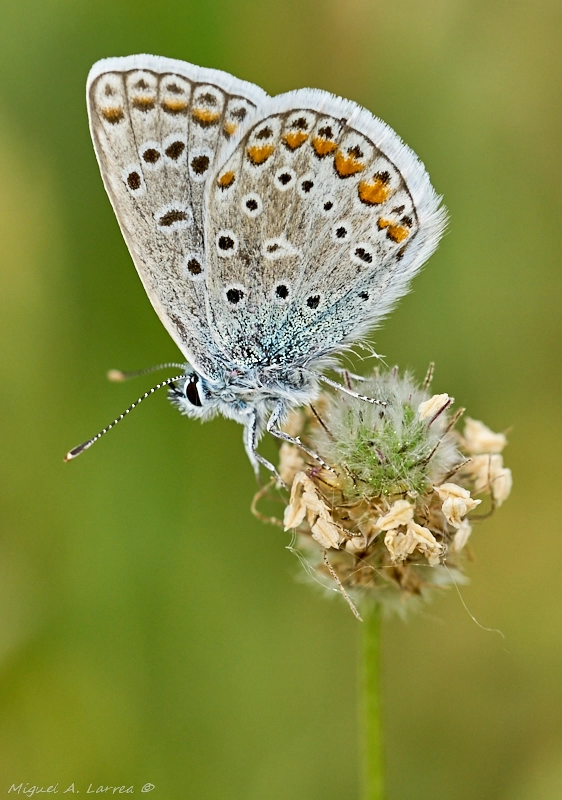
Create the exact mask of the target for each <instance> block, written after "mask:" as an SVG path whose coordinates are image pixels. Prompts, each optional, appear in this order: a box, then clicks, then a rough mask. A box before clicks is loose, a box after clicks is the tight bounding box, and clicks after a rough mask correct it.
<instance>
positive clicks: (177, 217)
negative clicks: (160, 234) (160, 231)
mask: <svg viewBox="0 0 562 800" xmlns="http://www.w3.org/2000/svg"><path fill="white" fill-rule="evenodd" d="M186 219H187V212H186V211H180V210H179V209H178V208H173V209H172V210H171V211H167V212H166V213H165V214H163V216H161V217H160V219H159V220H158V224H159V225H161V226H162V227H163V228H169V227H170V225H173V224H174V222H183V221H184V220H186Z"/></svg>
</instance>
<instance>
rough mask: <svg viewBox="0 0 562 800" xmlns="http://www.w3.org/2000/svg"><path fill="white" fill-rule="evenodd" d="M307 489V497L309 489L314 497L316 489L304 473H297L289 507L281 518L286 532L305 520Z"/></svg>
mask: <svg viewBox="0 0 562 800" xmlns="http://www.w3.org/2000/svg"><path fill="white" fill-rule="evenodd" d="M307 489H308V495H310V492H311V489H312V492H313V493H314V495H316V489H315V487H314V484H313V483H312V481H311V480H310V478H309V477H308V475H307V474H306V473H305V472H298V473H297V474H296V475H295V478H294V480H293V486H292V488H291V497H290V500H289V505H288V506H287V508H286V509H285V514H284V516H283V524H284V526H285V530H286V531H288V530H290V529H291V528H296V527H298V525H300V524H301V522H302V521H303V519H304V518H305V515H306V511H307V501H308V500H309V497H306V498H305V494H306V490H307Z"/></svg>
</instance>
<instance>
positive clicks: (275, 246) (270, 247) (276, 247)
mask: <svg viewBox="0 0 562 800" xmlns="http://www.w3.org/2000/svg"><path fill="white" fill-rule="evenodd" d="M266 249H267V252H268V253H275V251H276V250H279V245H278V244H268V245H267V248H266Z"/></svg>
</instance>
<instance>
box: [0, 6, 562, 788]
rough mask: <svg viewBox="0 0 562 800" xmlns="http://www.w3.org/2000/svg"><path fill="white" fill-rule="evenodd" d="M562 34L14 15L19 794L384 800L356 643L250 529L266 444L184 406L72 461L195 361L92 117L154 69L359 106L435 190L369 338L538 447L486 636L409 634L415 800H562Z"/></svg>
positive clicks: (5, 525) (11, 402)
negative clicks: (431, 241)
mask: <svg viewBox="0 0 562 800" xmlns="http://www.w3.org/2000/svg"><path fill="white" fill-rule="evenodd" d="M561 17H562V6H561V5H560V3H559V2H557V1H556V0H533V2H530V0H509V1H508V0H422V1H421V2H420V0H402V2H400V3H388V2H380V1H379V0H287V2H264V1H263V0H191V2H190V0H168V1H167V2H166V3H163V2H160V3H154V2H148V0H97V2H90V3H86V2H79V0H17V2H16V0H2V3H1V25H0V176H1V177H0V181H1V186H0V269H1V276H2V283H1V287H2V288H1V291H0V303H1V318H0V326H1V346H0V364H1V382H2V392H1V397H2V411H1V419H2V422H1V427H2V440H1V441H2V445H1V453H2V459H1V464H2V467H1V469H2V475H1V481H0V492H1V495H2V497H1V503H0V520H1V526H2V533H1V540H0V607H1V610H0V697H1V708H2V710H1V714H0V737H1V746H0V794H2V793H7V791H8V789H9V787H10V785H11V784H12V783H16V784H18V783H20V782H22V781H23V782H24V783H25V782H28V783H29V784H43V785H48V784H52V783H55V782H59V787H60V789H59V791H62V788H63V787H64V786H65V785H66V786H68V785H69V784H70V783H72V782H74V783H75V788H76V789H79V790H80V791H81V792H82V794H85V793H86V789H87V786H88V785H89V784H90V783H92V784H93V785H94V787H96V786H98V785H99V784H104V785H116V784H117V785H122V784H125V785H127V786H128V785H134V786H135V790H136V793H137V794H138V793H139V792H140V786H142V785H143V784H144V783H146V782H152V783H153V784H155V786H156V789H155V790H154V793H153V794H152V795H151V796H153V797H155V798H156V797H158V798H163V799H165V800H176V799H177V800H179V798H197V800H216V799H217V798H221V800H222V799H223V798H224V799H225V800H289V799H291V800H292V798H298V799H299V800H300V799H301V798H302V799H303V800H331V799H332V798H334V799H335V798H338V800H341V799H342V798H345V799H346V800H347V798H350V800H351V799H352V798H356V797H358V794H359V779H358V773H359V745H358V737H357V725H356V722H357V711H356V689H357V680H356V676H357V647H358V641H359V633H360V630H359V625H358V623H356V621H355V620H354V618H353V617H352V616H351V614H350V613H349V610H348V608H347V607H346V606H345V604H344V603H342V602H340V601H339V600H338V599H336V600H334V601H332V602H329V601H326V600H325V599H324V598H323V597H321V596H320V595H319V594H317V592H316V591H314V589H312V588H310V587H309V586H307V585H303V584H301V583H299V582H298V581H296V580H295V576H296V575H298V573H299V567H298V564H297V562H296V560H295V559H294V557H293V556H292V555H291V554H290V553H289V552H288V551H287V550H286V549H285V546H286V545H287V544H288V536H287V535H285V534H283V533H282V532H280V531H279V530H277V529H275V528H268V527H265V526H262V525H261V524H260V523H258V522H257V521H256V520H254V519H253V518H252V517H251V516H250V514H249V510H248V507H249V502H250V499H251V496H252V494H253V491H254V488H255V484H254V479H253V475H252V472H251V470H250V468H249V466H248V463H247V461H246V457H245V455H244V452H243V448H242V444H241V429H240V428H239V427H238V426H236V425H235V424H234V423H229V422H226V421H222V420H218V421H215V422H212V423H209V424H207V425H205V426H200V425H199V424H198V423H196V422H189V421H187V420H185V419H182V418H181V417H180V416H179V415H178V414H177V412H176V411H175V410H174V409H172V408H171V407H170V406H169V404H168V403H167V401H166V398H165V396H164V395H163V394H161V395H160V396H157V397H156V398H153V399H152V400H151V401H149V402H147V403H146V404H144V405H143V406H142V407H141V408H140V409H139V410H138V411H136V412H135V414H134V416H133V417H132V418H129V419H128V420H127V421H126V422H125V423H124V424H123V425H121V426H120V428H118V429H117V430H116V431H114V432H113V433H112V434H111V435H110V436H108V437H106V438H105V439H104V440H103V441H102V442H100V443H99V444H98V445H97V446H96V447H95V448H94V449H93V450H92V451H90V452H89V453H88V454H87V455H85V456H83V457H82V458H81V459H79V460H78V461H77V462H74V463H72V464H69V465H64V464H63V461H62V457H63V455H64V453H65V451H66V450H67V449H68V448H69V447H71V446H73V445H75V444H77V443H78V442H80V441H82V440H83V439H84V438H86V437H87V436H89V435H91V434H93V433H94V432H95V431H96V430H97V429H98V428H100V427H102V426H103V425H104V424H105V423H106V422H108V421H109V420H111V419H113V417H114V416H115V415H116V414H117V413H119V412H120V411H121V410H123V409H124V408H125V407H126V406H127V405H128V404H129V402H130V401H131V400H132V399H134V398H135V397H136V396H137V393H140V391H142V390H143V388H148V386H150V385H151V378H148V379H145V380H144V382H143V380H142V379H140V380H139V381H138V382H135V383H134V384H124V385H111V384H108V383H107V382H106V381H105V378H104V375H105V371H106V369H107V368H108V367H120V368H125V369H127V368H136V367H142V366H146V365H151V364H153V363H158V362H159V361H161V360H166V359H175V358H177V357H178V353H177V352H176V350H175V347H174V345H173V344H172V342H171V340H170V339H169V338H168V336H167V334H166V333H165V331H164V329H163V327H162V326H161V324H160V322H159V321H158V319H157V318H156V316H155V314H154V313H153V311H152V309H151V307H150V305H149V302H148V300H147V298H146V296H145V294H144V291H143V289H142V287H141V284H140V281H139V280H138V278H137V275H136V273H135V270H134V268H133V265H132V263H131V261H130V258H129V255H128V253H127V250H126V247H125V245H124V243H123V241H122V239H121V235H120V233H119V230H118V228H117V224H116V221H115V219H114V217H113V212H112V210H111V208H110V204H109V202H108V200H107V198H106V196H105V193H104V190H103V187H102V183H101V180H100V176H99V172H98V167H97V165H96V161H95V158H94V153H93V150H92V147H91V143H90V137H89V133H88V126H87V118H86V109H85V103H84V85H85V80H86V75H87V72H88V69H89V67H90V66H91V64H92V63H93V62H94V61H96V60H97V59H99V58H101V57H105V56H111V55H126V54H130V53H134V52H150V53H157V54H161V55H167V56H170V57H175V58H181V59H185V60H188V61H192V62H195V63H200V64H203V65H206V66H212V67H217V68H221V69H224V70H227V71H229V72H232V73H234V74H236V75H237V76H239V77H242V78H245V79H247V80H250V81H253V82H256V83H259V84H260V85H262V86H263V87H264V88H265V89H266V90H267V91H268V92H270V93H278V92H282V91H285V90H289V89H292V88H297V87H300V86H319V87H321V88H324V89H328V90H330V91H333V92H335V93H338V94H341V95H344V96H346V97H350V98H352V99H354V100H356V101H358V102H360V103H361V104H363V105H365V106H367V107H368V108H369V109H371V110H372V111H373V112H374V113H376V114H377V115H379V116H381V117H382V118H383V119H385V120H386V121H387V122H388V123H389V124H391V125H392V126H393V127H394V128H395V129H396V130H397V131H398V132H399V133H400V134H401V135H402V136H403V137H404V139H405V140H406V141H407V142H408V143H409V144H410V145H411V146H412V147H413V148H414V149H415V150H416V152H418V154H419V155H420V157H421V158H422V159H423V160H424V161H425V163H426V164H427V165H428V168H429V171H430V174H431V176H432V179H433V182H434V184H435V186H436V187H437V189H438V190H439V191H440V192H442V193H443V194H444V196H445V199H446V204H447V206H448V208H449V210H450V216H451V223H450V228H449V233H448V235H447V236H446V238H445V240H444V241H443V244H442V246H441V247H440V249H439V252H438V253H437V254H436V255H435V256H434V257H433V258H432V259H431V262H430V263H429V264H428V266H427V267H426V269H425V271H424V272H423V274H422V275H421V276H420V277H418V278H417V279H416V281H415V284H414V288H413V291H412V293H411V294H410V295H409V296H408V297H407V298H405V299H404V300H403V301H402V303H401V305H400V307H399V308H398V309H397V310H396V312H395V313H394V314H393V315H392V317H391V318H390V319H389V321H388V322H387V323H386V324H385V326H384V328H383V329H382V330H380V331H379V332H377V333H376V335H375V336H374V342H375V345H376V347H377V349H378V351H379V352H382V353H384V354H385V356H386V358H387V361H388V362H389V363H391V364H392V363H399V364H400V365H402V366H404V367H406V366H408V367H411V368H412V369H413V370H414V371H415V372H416V373H417V374H418V375H419V376H420V378H421V377H422V376H423V374H424V372H425V369H426V367H427V364H428V362H429V361H430V360H435V361H436V362H437V372H436V380H435V384H434V385H435V388H436V391H446V392H449V393H450V394H452V395H454V396H455V397H456V398H457V401H458V402H459V403H461V404H463V405H465V406H467V407H468V409H469V412H470V414H471V415H472V416H474V417H476V418H481V419H484V420H485V421H486V422H487V423H488V424H489V425H490V426H491V427H492V428H494V429H496V430H504V429H507V428H510V429H511V433H510V440H511V443H510V445H509V448H508V449H507V451H506V463H507V465H508V466H510V467H512V469H513V472H514V478H515V489H514V493H513V495H512V498H511V499H510V500H509V501H508V502H507V503H506V505H505V506H504V507H502V508H501V509H500V511H499V512H498V513H497V514H496V515H495V516H494V518H493V519H491V520H490V521H489V522H488V523H487V524H486V525H484V526H482V527H481V528H479V529H477V531H476V533H475V534H474V537H473V548H474V551H475V561H474V563H473V564H472V565H471V566H470V576H471V584H470V585H469V586H467V587H464V588H463V589H462V596H463V600H464V603H465V604H466V606H467V608H468V609H469V611H470V613H468V611H467V608H465V606H464V605H463V602H461V599H460V597H459V596H458V594H457V593H456V592H455V590H452V591H449V592H447V593H445V594H444V595H443V596H442V597H440V598H439V599H438V600H437V601H436V602H434V603H433V605H432V606H430V607H429V608H428V609H427V610H426V612H425V613H424V614H422V615H421V616H419V617H415V618H413V619H411V620H410V621H409V622H408V623H403V622H400V621H395V622H392V623H388V624H387V625H386V626H385V629H384V706H385V717H386V748H387V761H388V797H389V800H426V799H427V800H451V799H452V798H454V800H485V799H487V798H493V800H537V799H538V798H540V800H555V799H558V798H560V797H562V714H561V710H562V702H561V701H562V679H561V678H562V629H561V628H562V626H561V617H560V607H561V602H562V580H561V579H560V570H561V568H562V544H561V542H562V536H561V533H562V532H561V528H560V522H559V517H560V510H559V509H560V499H559V498H560V479H559V469H560V461H559V450H560V448H559V440H560V433H561V430H560V428H561V426H560V418H561V416H560V400H561V397H560V388H561V385H560V383H561V382H560V345H559V342H560V333H561V314H560V302H561V297H560V284H561V277H560V276H561V274H562V270H561V260H560V248H559V242H560V233H559V231H560V215H561V211H562V208H561V191H560V185H561V183H560V181H561V174H562V169H561V167H562V164H561V143H562V129H561V128H562V125H561V123H562V112H561V108H560V85H561V80H562V68H561V61H560V35H561V33H562V25H561V21H562V20H561ZM267 446H268V447H270V448H271V447H272V445H267ZM270 452H272V450H271V449H270ZM471 614H472V615H474V617H476V619H477V620H478V621H479V623H481V625H482V626H484V627H491V628H499V629H500V630H501V631H502V632H503V634H504V636H505V638H504V639H502V638H501V637H500V636H499V635H497V634H495V633H490V632H487V631H486V630H483V629H482V628H481V627H479V626H478V625H477V624H475V622H474V621H473V619H472V618H471Z"/></svg>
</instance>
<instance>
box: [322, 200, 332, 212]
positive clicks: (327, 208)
mask: <svg viewBox="0 0 562 800" xmlns="http://www.w3.org/2000/svg"><path fill="white" fill-rule="evenodd" d="M333 207H334V204H333V203H332V201H331V200H328V202H327V203H324V211H330V209H332V208H333Z"/></svg>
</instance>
